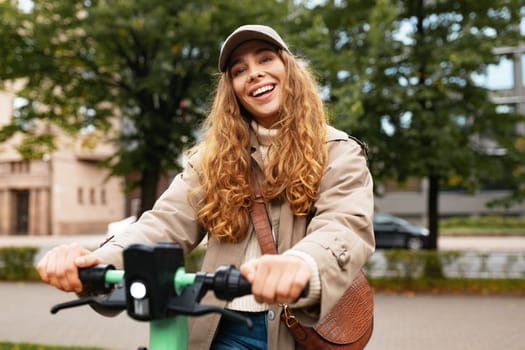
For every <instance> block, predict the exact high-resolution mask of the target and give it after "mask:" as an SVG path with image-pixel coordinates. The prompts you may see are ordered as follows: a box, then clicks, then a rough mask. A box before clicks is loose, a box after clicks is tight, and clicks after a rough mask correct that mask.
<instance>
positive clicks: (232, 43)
mask: <svg viewBox="0 0 525 350" xmlns="http://www.w3.org/2000/svg"><path fill="white" fill-rule="evenodd" d="M261 27H262V26H258V28H257V29H243V30H238V31H236V32H233V33H232V34H231V35H230V36H229V37H228V38H227V39H226V41H225V42H224V44H223V46H222V48H221V52H220V55H219V69H220V71H221V72H225V71H226V69H227V65H228V60H229V59H230V56H231V54H232V53H233V51H235V49H236V48H237V47H238V46H239V45H241V44H242V43H244V42H246V41H250V40H263V41H266V42H268V43H271V44H273V45H275V46H276V47H278V48H280V49H283V50H286V51H288V52H289V50H288V47H287V46H286V44H285V43H284V41H282V39H281V38H280V37H279V36H278V34H277V33H275V32H274V31H273V30H272V29H271V28H268V29H266V28H262V29H261Z"/></svg>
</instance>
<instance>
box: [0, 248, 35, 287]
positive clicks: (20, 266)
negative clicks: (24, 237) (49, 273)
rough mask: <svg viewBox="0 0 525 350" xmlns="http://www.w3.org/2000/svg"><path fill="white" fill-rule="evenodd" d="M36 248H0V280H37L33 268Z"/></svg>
mask: <svg viewBox="0 0 525 350" xmlns="http://www.w3.org/2000/svg"><path fill="white" fill-rule="evenodd" d="M37 252H38V248H36V247H0V280H3V281H27V280H38V273H37V271H36V269H35V266H34V259H35V254H36V253H37Z"/></svg>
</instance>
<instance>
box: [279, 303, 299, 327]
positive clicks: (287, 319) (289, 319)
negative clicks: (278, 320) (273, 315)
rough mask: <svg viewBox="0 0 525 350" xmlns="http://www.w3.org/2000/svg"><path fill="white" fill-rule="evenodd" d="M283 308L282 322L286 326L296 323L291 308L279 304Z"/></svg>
mask: <svg viewBox="0 0 525 350" xmlns="http://www.w3.org/2000/svg"><path fill="white" fill-rule="evenodd" d="M281 306H282V308H283V314H284V324H286V327H288V328H291V327H292V326H294V325H295V324H297V320H296V319H295V315H294V314H293V313H292V310H290V308H289V307H288V305H286V304H281Z"/></svg>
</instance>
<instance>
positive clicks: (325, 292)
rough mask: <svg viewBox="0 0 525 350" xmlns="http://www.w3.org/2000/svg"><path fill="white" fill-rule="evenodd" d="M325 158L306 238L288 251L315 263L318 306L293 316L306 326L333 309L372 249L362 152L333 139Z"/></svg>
mask: <svg viewBox="0 0 525 350" xmlns="http://www.w3.org/2000/svg"><path fill="white" fill-rule="evenodd" d="M328 156H329V160H328V165H327V168H326V170H325V174H324V175H323V178H322V180H321V186H320V191H319V197H318V199H317V201H316V203H315V205H314V210H313V216H312V219H311V221H310V222H309V224H308V226H307V232H306V236H305V238H303V239H302V240H301V241H299V242H298V243H297V244H296V245H295V246H294V247H293V249H294V250H295V249H297V250H301V251H304V252H305V253H307V254H309V255H311V256H312V257H313V258H314V260H315V261H316V263H317V266H318V269H319V276H320V279H321V300H320V304H319V305H317V307H315V308H303V309H298V310H295V312H296V314H297V316H298V317H299V320H300V321H301V322H303V323H305V324H306V325H313V324H314V323H315V322H317V321H318V320H319V319H320V318H322V317H324V316H325V315H326V314H327V313H328V312H329V311H330V310H331V309H332V307H333V306H334V304H335V303H336V302H337V301H338V300H339V298H340V297H341V296H342V294H343V293H344V292H345V290H346V289H348V287H349V286H350V285H351V284H352V281H353V279H354V277H355V276H356V275H357V273H358V272H359V270H360V269H361V268H362V267H363V265H364V264H365V262H366V260H367V259H368V257H369V256H370V255H371V254H372V253H373V252H374V249H375V240H374V234H373V224H372V217H373V211H374V197H373V183H372V177H371V174H370V172H369V170H368V167H367V159H366V150H365V148H364V147H362V145H360V144H359V143H358V142H356V140H354V139H351V138H350V139H349V138H348V137H344V138H338V139H336V140H332V141H329V142H328Z"/></svg>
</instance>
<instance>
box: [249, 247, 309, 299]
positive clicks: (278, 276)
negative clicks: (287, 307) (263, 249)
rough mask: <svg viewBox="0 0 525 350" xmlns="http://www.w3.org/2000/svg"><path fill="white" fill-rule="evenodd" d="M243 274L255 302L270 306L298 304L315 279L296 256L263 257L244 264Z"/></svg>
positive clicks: (304, 262) (306, 266) (302, 261)
mask: <svg viewBox="0 0 525 350" xmlns="http://www.w3.org/2000/svg"><path fill="white" fill-rule="evenodd" d="M241 273H242V275H243V276H244V277H245V278H246V279H247V280H248V281H249V282H250V283H251V285H252V294H253V296H254V297H255V300H256V301H257V302H258V303H267V304H276V303H293V302H295V301H296V300H297V299H298V298H299V295H300V294H301V292H302V291H303V289H304V288H305V287H306V284H307V283H308V282H309V281H310V278H311V277H312V273H311V271H310V266H309V265H308V264H307V263H306V261H304V260H303V259H301V258H300V257H297V256H292V255H263V256H261V257H260V258H258V259H255V260H252V261H249V262H247V263H244V264H243V265H242V266H241Z"/></svg>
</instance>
